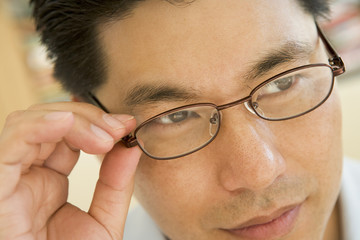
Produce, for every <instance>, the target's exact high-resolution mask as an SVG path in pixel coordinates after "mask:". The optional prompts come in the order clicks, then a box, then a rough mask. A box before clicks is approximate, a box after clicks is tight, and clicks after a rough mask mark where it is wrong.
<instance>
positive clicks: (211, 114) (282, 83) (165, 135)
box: [89, 24, 345, 160]
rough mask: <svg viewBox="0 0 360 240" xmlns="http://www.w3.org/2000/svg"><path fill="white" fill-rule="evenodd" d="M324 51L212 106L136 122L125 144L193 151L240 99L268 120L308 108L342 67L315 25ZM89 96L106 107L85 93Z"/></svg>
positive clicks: (162, 152) (172, 154) (163, 156)
mask: <svg viewBox="0 0 360 240" xmlns="http://www.w3.org/2000/svg"><path fill="white" fill-rule="evenodd" d="M316 27H317V30H318V34H319V37H320V39H322V41H323V43H324V45H325V48H326V50H327V52H328V54H329V56H330V58H329V60H328V61H329V65H328V64H322V63H318V64H309V65H305V66H300V67H297V68H293V69H290V70H288V71H285V72H283V73H280V74H278V75H276V76H274V77H272V78H270V79H268V80H266V81H264V82H262V83H261V84H260V85H258V86H257V87H255V88H254V89H253V90H252V91H251V93H250V95H249V96H247V97H244V98H241V99H239V100H237V101H234V102H231V103H227V104H224V105H220V106H217V105H215V104H212V103H198V104H191V105H186V106H182V107H178V108H174V109H171V110H168V111H166V112H163V113H160V114H158V115H156V116H154V117H152V118H150V119H148V120H146V121H144V122H142V123H141V124H140V125H139V126H138V127H137V128H136V129H135V131H134V133H133V134H129V135H128V136H126V137H124V138H123V139H122V142H123V143H124V144H125V146H127V147H133V146H136V145H138V146H139V147H140V148H141V149H142V151H143V152H144V153H145V154H146V155H148V156H149V157H151V158H154V159H158V160H169V159H174V158H179V157H183V156H186V155H188V154H191V153H193V152H196V151H198V150H200V149H202V148H203V147H205V146H207V145H208V144H209V143H210V142H212V141H213V140H214V138H215V137H216V136H217V134H218V132H219V130H220V125H221V112H220V111H222V110H224V109H227V108H230V107H233V106H236V105H239V104H242V103H244V105H245V107H246V109H247V110H249V111H250V112H251V113H252V114H255V115H257V116H259V117H260V118H262V119H264V120H268V121H281V120H287V119H292V118H296V117H299V116H302V115H304V114H306V113H309V112H311V111H313V110H314V109H316V108H317V107H319V106H320V105H322V104H323V103H324V102H325V101H326V100H327V99H328V98H329V96H330V94H331V92H332V89H333V86H334V77H335V76H339V75H341V74H342V73H344V72H345V66H344V63H343V61H342V59H341V58H340V57H339V55H338V54H337V53H336V51H335V50H334V48H333V47H332V46H331V44H330V42H329V41H328V40H327V39H326V37H325V35H324V34H323V32H322V30H321V29H320V28H319V26H318V25H317V24H316ZM89 98H90V100H92V101H93V103H94V104H96V105H97V106H99V107H100V108H102V109H103V110H104V111H105V112H109V111H107V109H106V108H105V107H104V106H103V105H102V104H101V103H100V101H99V100H98V99H97V98H96V97H95V96H94V95H93V94H91V93H89Z"/></svg>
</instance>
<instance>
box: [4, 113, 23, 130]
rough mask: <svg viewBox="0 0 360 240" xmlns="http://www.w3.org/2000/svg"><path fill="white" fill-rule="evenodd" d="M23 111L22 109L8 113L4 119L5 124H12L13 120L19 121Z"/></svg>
mask: <svg viewBox="0 0 360 240" xmlns="http://www.w3.org/2000/svg"><path fill="white" fill-rule="evenodd" d="M24 112H25V111H24V110H18V111H15V112H12V113H10V114H9V115H8V116H7V118H6V120H5V126H8V125H12V124H13V123H14V122H17V121H19V120H20V119H21V118H22V116H23V114H24Z"/></svg>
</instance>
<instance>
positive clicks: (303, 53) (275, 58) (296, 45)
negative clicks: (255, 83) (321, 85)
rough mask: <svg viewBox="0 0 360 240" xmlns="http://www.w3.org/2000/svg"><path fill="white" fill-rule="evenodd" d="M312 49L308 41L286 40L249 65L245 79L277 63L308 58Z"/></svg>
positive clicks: (258, 75)
mask: <svg viewBox="0 0 360 240" xmlns="http://www.w3.org/2000/svg"><path fill="white" fill-rule="evenodd" d="M313 51H314V46H313V45H312V44H310V43H308V42H301V41H288V42H285V43H284V44H283V45H282V46H281V47H280V48H278V49H274V50H272V51H269V52H267V53H266V54H265V55H264V56H263V57H262V58H261V59H260V60H258V61H255V63H254V64H252V65H250V68H249V69H250V70H249V71H248V73H247V74H246V75H245V76H244V78H245V79H246V80H252V79H256V78H259V77H261V76H263V75H265V74H266V73H268V72H270V71H271V70H273V69H274V68H276V67H278V66H279V65H283V64H285V63H292V62H295V61H298V60H303V59H308V58H309V57H310V55H311V54H312V53H313Z"/></svg>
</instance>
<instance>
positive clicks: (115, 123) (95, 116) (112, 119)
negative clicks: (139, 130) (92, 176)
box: [30, 102, 134, 139]
mask: <svg viewBox="0 0 360 240" xmlns="http://www.w3.org/2000/svg"><path fill="white" fill-rule="evenodd" d="M67 109H71V111H72V112H73V113H75V114H76V115H79V116H81V117H83V118H85V119H87V120H88V121H89V122H91V123H93V124H94V125H95V126H98V127H99V128H101V129H102V130H105V131H106V132H107V133H108V134H109V135H111V136H112V137H113V138H114V139H119V136H120V135H121V134H122V132H121V129H123V128H125V127H126V126H124V125H126V124H125V123H126V122H128V121H129V120H133V118H134V117H133V116H130V115H124V114H121V115H120V114H115V115H111V114H107V113H105V112H104V111H103V110H102V109H100V108H98V107H96V106H94V105H91V104H88V103H83V102H57V103H48V104H41V105H34V106H32V107H31V108H30V110H51V111H66V110H67Z"/></svg>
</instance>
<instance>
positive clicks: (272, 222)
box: [224, 204, 301, 240]
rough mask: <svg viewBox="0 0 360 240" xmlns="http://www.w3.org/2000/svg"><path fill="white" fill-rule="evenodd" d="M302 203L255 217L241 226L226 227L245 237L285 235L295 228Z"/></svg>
mask: <svg viewBox="0 0 360 240" xmlns="http://www.w3.org/2000/svg"><path fill="white" fill-rule="evenodd" d="M300 208H301V204H296V205H291V206H287V207H283V208H281V209H279V210H277V211H275V212H273V213H272V214H270V215H268V216H260V217H255V218H253V219H251V220H249V221H246V222H245V223H242V224H241V225H239V226H236V227H234V228H230V229H224V230H225V231H227V232H228V233H230V234H231V235H235V236H237V237H241V238H243V239H257V240H263V239H273V238H276V237H280V236H284V235H286V234H288V233H289V232H291V230H292V229H293V227H294V225H295V223H296V219H297V216H298V215H299V212H300Z"/></svg>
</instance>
